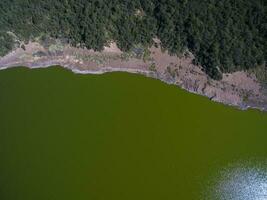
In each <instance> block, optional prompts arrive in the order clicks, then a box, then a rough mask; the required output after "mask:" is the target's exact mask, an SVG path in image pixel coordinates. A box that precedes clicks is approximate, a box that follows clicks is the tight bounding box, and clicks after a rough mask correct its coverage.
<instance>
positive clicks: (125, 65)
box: [0, 41, 267, 112]
mask: <svg viewBox="0 0 267 200" xmlns="http://www.w3.org/2000/svg"><path fill="white" fill-rule="evenodd" d="M157 42H158V43H159V44H158V46H160V41H157ZM56 43H57V42H56ZM57 45H58V46H56V47H55V44H51V46H52V47H53V48H51V46H50V47H47V48H45V47H44V46H43V45H42V44H40V43H37V42H30V43H29V44H28V45H26V50H24V49H22V48H17V49H15V50H14V51H12V52H10V53H9V54H7V55H6V56H4V57H0V70H5V69H8V68H13V67H27V68H29V69H36V68H48V67H51V66H61V67H63V68H65V69H67V70H70V71H72V72H73V73H75V74H97V75H100V74H104V73H108V72H127V73H135V74H142V75H144V76H146V77H150V78H154V79H158V80H160V81H162V82H164V83H167V84H170V85H175V86H178V87H179V88H181V89H183V90H186V91H188V92H190V93H194V94H197V95H201V96H205V97H207V98H209V99H210V100H212V101H214V102H218V103H222V104H224V105H229V106H232V107H236V108H238V109H240V110H247V109H257V110H260V111H265V112H266V111H267V93H266V92H265V93H264V92H262V91H263V89H264V88H262V86H261V84H260V83H259V82H258V81H257V79H256V77H255V75H253V74H249V73H247V72H244V71H240V72H234V73H231V74H223V79H222V80H220V81H216V80H213V79H210V78H209V77H208V76H207V74H206V73H204V72H203V70H202V68H201V66H196V65H194V64H192V60H193V56H192V54H190V55H189V56H181V57H178V56H174V55H170V54H169V53H168V52H165V51H162V49H161V48H158V47H155V46H152V47H151V48H149V49H148V50H149V56H146V57H145V55H143V56H141V57H140V56H137V55H135V53H134V51H133V52H128V53H125V52H122V51H121V50H120V49H118V47H117V46H116V44H115V43H111V44H110V46H109V47H105V49H104V51H102V52H95V51H93V50H88V49H80V48H75V47H71V46H70V45H68V44H57ZM51 49H52V50H51ZM54 49H56V50H54Z"/></svg>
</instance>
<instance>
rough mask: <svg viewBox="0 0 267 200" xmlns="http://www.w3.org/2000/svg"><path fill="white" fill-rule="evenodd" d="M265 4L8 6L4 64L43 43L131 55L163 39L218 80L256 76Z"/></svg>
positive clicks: (47, 0)
mask: <svg viewBox="0 0 267 200" xmlns="http://www.w3.org/2000/svg"><path fill="white" fill-rule="evenodd" d="M266 11H267V9H266V5H265V1H264V0H253V1H252V0H202V1H199V0H1V1H0V56H1V55H4V54H6V53H7V52H8V51H9V50H11V49H12V48H13V45H14V41H15V39H14V36H12V34H9V32H11V33H14V34H15V36H16V37H17V38H18V39H19V40H21V41H26V42H27V41H28V40H30V39H33V38H35V37H38V36H43V35H46V36H50V37H53V38H60V39H65V40H67V41H68V42H69V43H71V44H72V45H74V46H81V47H86V48H92V49H95V50H102V49H103V46H104V45H105V44H106V43H107V42H108V41H109V40H115V41H116V42H117V44H118V46H119V47H120V48H121V49H122V50H124V51H127V50H129V49H131V48H133V47H134V46H136V45H139V44H141V45H143V46H150V45H152V44H153V40H152V39H153V38H155V37H158V38H159V39H160V40H161V42H162V45H163V48H165V49H168V50H169V51H170V52H171V53H173V54H180V53H182V52H185V51H186V50H187V49H188V50H190V51H191V52H192V53H193V54H194V55H195V58H196V59H195V61H194V62H195V63H196V64H200V65H202V66H203V67H204V69H205V71H206V72H207V74H209V75H210V76H211V77H212V78H215V79H220V78H221V72H232V71H236V70H240V69H253V68H255V67H257V66H259V65H263V64H265V61H266V57H267V48H266V46H267V20H266V18H267V17H266Z"/></svg>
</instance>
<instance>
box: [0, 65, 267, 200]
mask: <svg viewBox="0 0 267 200" xmlns="http://www.w3.org/2000/svg"><path fill="white" fill-rule="evenodd" d="M0 113H1V114H0V199H2V200H36V199H38V200H60V199H62V200H73V199H75V200H85V199H95V200H107V199H108V200H113V199H114V200H131V199H133V200H136V199H139V200H148V199H153V200H157V199H159V200H162V199H164V200H174V199H175V200H177V199H181V200H198V199H199V200H202V199H203V200H225V199H230V198H232V199H233V200H245V199H246V200H250V199H259V200H266V196H267V187H266V185H267V175H266V174H267V114H266V113H263V112H260V111H257V110H247V111H241V110H238V109H236V108H233V107H230V106H225V105H222V104H219V103H215V102H212V101H210V100H209V99H207V98H205V97H201V96H198V95H195V94H190V93H188V92H186V91H184V90H182V89H179V88H178V87H177V86H173V85H167V84H165V83H162V82H161V81H159V80H155V79H151V78H147V77H144V76H141V75H137V74H129V73H119V72H116V73H107V74H103V75H81V74H80V75H78V74H74V73H72V72H70V71H68V70H66V69H63V68H61V67H50V68H45V69H33V70H30V69H26V68H21V67H20V68H13V69H6V70H2V71H0ZM233 177H234V178H233ZM236 180H237V181H238V182H236ZM242 184H243V185H242ZM244 185H246V186H249V187H245V186H244ZM243 188H246V190H244V189H243ZM227 195H228V196H227ZM249 195H250V196H249ZM251 195H252V196H251ZM253 195H254V196H253ZM265 195H266V196H265Z"/></svg>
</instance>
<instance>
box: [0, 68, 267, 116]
mask: <svg viewBox="0 0 267 200" xmlns="http://www.w3.org/2000/svg"><path fill="white" fill-rule="evenodd" d="M55 66H58V67H62V68H64V69H66V70H69V71H71V72H72V73H74V74H84V75H90V74H92V75H102V74H105V73H112V72H126V73H132V74H139V75H143V76H146V77H148V78H153V79H156V80H160V81H161V82H163V83H165V84H168V85H174V86H177V87H179V88H180V89H182V90H185V91H187V92H190V93H193V94H196V95H200V96H203V97H206V98H209V97H208V96H206V95H203V94H201V93H197V92H195V91H193V90H188V89H186V88H184V87H182V86H180V85H177V84H175V83H172V82H170V81H167V80H164V79H162V78H160V77H158V74H156V73H155V72H151V71H146V70H135V69H129V68H113V67H105V69H104V70H103V69H101V70H79V69H77V68H75V67H69V66H61V65H58V64H52V65H45V66H31V67H29V66H5V67H1V66H0V70H6V69H12V68H19V67H25V68H28V69H42V68H50V67H55ZM209 99H210V98H209ZM210 100H211V101H213V102H216V103H220V104H223V105H226V106H231V107H234V108H237V109H239V110H242V111H246V110H248V109H255V110H259V111H262V112H267V109H266V108H260V107H253V106H248V105H247V106H242V105H235V104H230V103H224V102H220V101H216V100H214V99H210Z"/></svg>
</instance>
